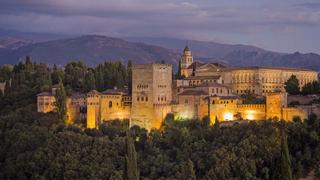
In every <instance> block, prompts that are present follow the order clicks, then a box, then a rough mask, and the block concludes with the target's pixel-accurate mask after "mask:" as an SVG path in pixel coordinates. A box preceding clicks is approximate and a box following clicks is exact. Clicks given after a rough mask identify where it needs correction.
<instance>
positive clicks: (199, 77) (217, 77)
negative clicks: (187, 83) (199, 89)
mask: <svg viewBox="0 0 320 180" xmlns="http://www.w3.org/2000/svg"><path fill="white" fill-rule="evenodd" d="M220 77H221V76H189V77H187V78H184V79H185V80H205V79H213V80H217V79H219V78H220Z"/></svg>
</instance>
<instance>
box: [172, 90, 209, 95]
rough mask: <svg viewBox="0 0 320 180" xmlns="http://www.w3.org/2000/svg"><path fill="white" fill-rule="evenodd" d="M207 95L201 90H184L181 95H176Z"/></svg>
mask: <svg viewBox="0 0 320 180" xmlns="http://www.w3.org/2000/svg"><path fill="white" fill-rule="evenodd" d="M207 94H208V93H206V92H205V91H202V90H185V91H183V92H182V93H180V94H178V95H184V96H187V95H207Z"/></svg>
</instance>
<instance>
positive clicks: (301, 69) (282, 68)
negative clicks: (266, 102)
mask: <svg viewBox="0 0 320 180" xmlns="http://www.w3.org/2000/svg"><path fill="white" fill-rule="evenodd" d="M247 69H250V70H251V69H277V70H293V71H314V70H312V69H305V68H291V67H269V66H249V67H232V68H226V69H225V71H228V70H247Z"/></svg>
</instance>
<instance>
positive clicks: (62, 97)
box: [55, 80, 67, 123]
mask: <svg viewBox="0 0 320 180" xmlns="http://www.w3.org/2000/svg"><path fill="white" fill-rule="evenodd" d="M55 99H56V102H55V106H56V111H57V113H58V117H59V119H60V120H61V121H62V122H64V123H67V94H66V91H65V89H64V86H63V83H62V80H60V82H59V87H58V88H57V90H56V94H55Z"/></svg>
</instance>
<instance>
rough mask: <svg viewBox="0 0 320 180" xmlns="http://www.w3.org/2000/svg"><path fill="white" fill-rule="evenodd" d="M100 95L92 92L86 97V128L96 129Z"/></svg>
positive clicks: (98, 118)
mask: <svg viewBox="0 0 320 180" xmlns="http://www.w3.org/2000/svg"><path fill="white" fill-rule="evenodd" d="M99 115H100V93H99V92H97V91H95V90H93V91H90V92H89V93H88V95H87V128H96V127H97V126H98V123H99V120H100V116H99Z"/></svg>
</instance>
